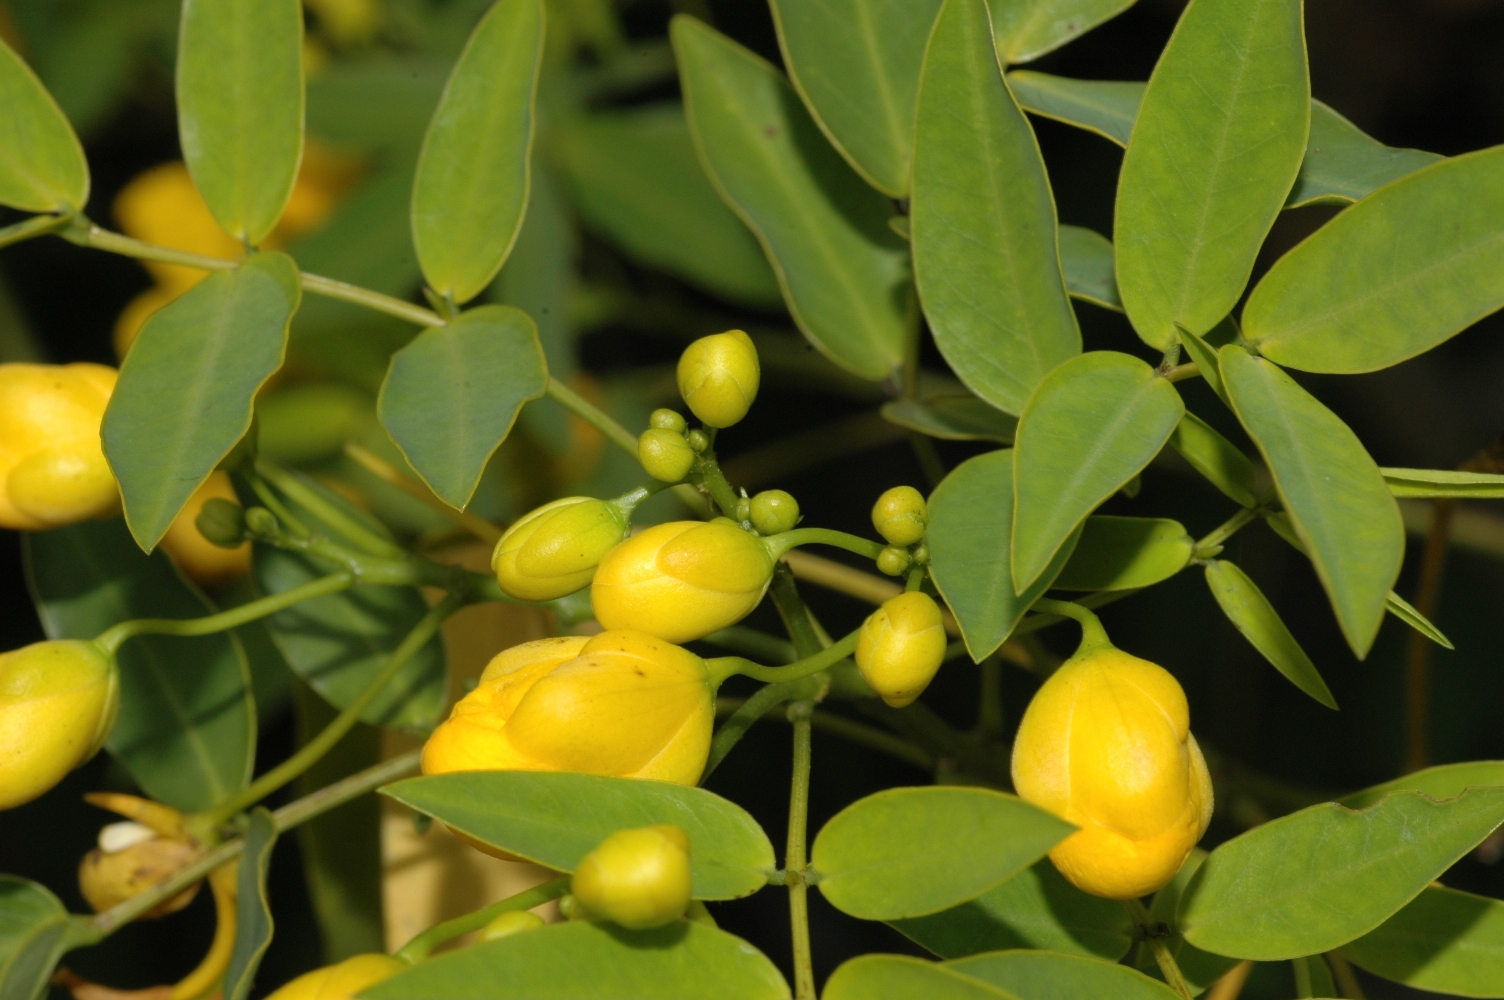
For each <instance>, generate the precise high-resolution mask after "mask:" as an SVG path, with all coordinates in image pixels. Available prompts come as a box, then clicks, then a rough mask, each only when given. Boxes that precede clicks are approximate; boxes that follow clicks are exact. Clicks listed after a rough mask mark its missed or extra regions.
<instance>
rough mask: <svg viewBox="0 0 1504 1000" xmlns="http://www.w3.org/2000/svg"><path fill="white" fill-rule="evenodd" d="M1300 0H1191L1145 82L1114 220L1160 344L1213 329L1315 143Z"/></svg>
mask: <svg viewBox="0 0 1504 1000" xmlns="http://www.w3.org/2000/svg"><path fill="white" fill-rule="evenodd" d="M1310 118H1311V85H1310V79H1309V76H1308V73H1307V70H1306V51H1305V32H1304V26H1303V24H1302V6H1301V3H1300V0H1192V3H1191V4H1190V5H1189V6H1188V7H1186V9H1185V12H1184V13H1183V14H1182V15H1181V18H1180V23H1179V24H1178V25H1177V26H1176V28H1175V34H1174V35H1173V36H1172V37H1171V38H1170V42H1169V44H1168V45H1167V46H1165V50H1164V53H1163V55H1161V56H1160V60H1159V64H1158V65H1157V66H1156V67H1155V69H1154V74H1153V76H1152V77H1151V78H1150V80H1149V86H1148V88H1147V89H1146V90H1145V91H1144V100H1143V104H1142V105H1141V106H1140V108H1139V114H1138V119H1137V120H1136V122H1135V123H1134V127H1133V135H1132V139H1131V140H1130V141H1129V143H1128V152H1127V153H1126V154H1125V155H1124V157H1123V170H1122V174H1121V176H1120V177H1119V180H1118V198H1117V204H1116V209H1115V217H1114V222H1113V240H1114V241H1115V245H1116V247H1117V274H1118V288H1119V291H1120V292H1121V293H1122V296H1123V305H1124V307H1125V308H1126V309H1127V312H1128V317H1129V319H1130V320H1132V321H1133V327H1134V329H1135V330H1137V331H1138V335H1139V336H1140V337H1141V338H1143V340H1144V342H1145V343H1147V344H1149V345H1151V346H1153V347H1156V348H1159V349H1161V350H1163V349H1165V348H1168V347H1169V346H1170V345H1171V344H1173V343H1175V324H1176V323H1180V324H1182V325H1184V326H1185V327H1187V328H1189V329H1190V330H1191V331H1193V332H1195V333H1204V332H1205V331H1207V330H1210V329H1211V328H1212V327H1213V326H1214V325H1215V324H1216V323H1217V322H1218V321H1220V320H1221V319H1222V317H1223V316H1226V315H1227V314H1228V312H1230V311H1231V309H1232V307H1233V306H1234V305H1235V304H1236V303H1237V301H1238V298H1239V297H1240V296H1241V295H1242V292H1243V287H1244V286H1245V285H1246V284H1247V282H1248V276H1249V273H1250V272H1251V271H1252V269H1253V261H1254V257H1255V256H1256V255H1257V253H1258V250H1259V247H1260V245H1261V244H1262V243H1263V241H1264V236H1265V235H1266V234H1267V233H1268V232H1269V227H1270V226H1271V225H1273V223H1274V219H1275V217H1276V216H1278V214H1279V210H1280V208H1281V206H1283V205H1284V203H1285V196H1286V195H1288V194H1289V192H1290V187H1291V185H1292V184H1293V183H1294V181H1295V176H1296V173H1297V172H1298V171H1299V169H1300V162H1301V159H1302V158H1303V156H1304V154H1305V148H1306V137H1307V133H1308V131H1309V128H1310Z"/></svg>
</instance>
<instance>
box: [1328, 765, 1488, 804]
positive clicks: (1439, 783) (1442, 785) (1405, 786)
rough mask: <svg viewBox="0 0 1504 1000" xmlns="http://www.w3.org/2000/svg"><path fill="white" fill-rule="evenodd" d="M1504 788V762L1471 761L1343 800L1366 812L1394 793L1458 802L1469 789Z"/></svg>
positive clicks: (1432, 769)
mask: <svg viewBox="0 0 1504 1000" xmlns="http://www.w3.org/2000/svg"><path fill="white" fill-rule="evenodd" d="M1490 785H1504V761H1501V760H1471V761H1465V762H1463V763H1460V764H1439V765H1437V766H1436V767H1427V768H1423V769H1422V770H1419V771H1415V772H1413V773H1411V774H1407V775H1405V776H1403V777H1400V778H1395V779H1394V780H1393V781H1386V782H1384V783H1383V784H1381V785H1373V786H1372V787H1369V788H1365V789H1363V790H1362V791H1360V792H1354V793H1352V794H1351V795H1348V796H1346V797H1345V798H1342V799H1339V800H1338V801H1340V802H1341V803H1342V804H1343V805H1345V806H1347V807H1348V808H1349V809H1364V808H1367V807H1368V806H1371V805H1373V804H1374V803H1375V802H1378V801H1379V800H1380V799H1382V798H1384V796H1386V795H1388V794H1390V793H1391V792H1403V791H1416V792H1422V793H1424V794H1426V795H1429V796H1430V797H1431V798H1433V799H1454V798H1456V797H1457V796H1459V795H1461V794H1462V793H1463V792H1464V791H1466V790H1467V789H1469V788H1484V787H1487V786H1490Z"/></svg>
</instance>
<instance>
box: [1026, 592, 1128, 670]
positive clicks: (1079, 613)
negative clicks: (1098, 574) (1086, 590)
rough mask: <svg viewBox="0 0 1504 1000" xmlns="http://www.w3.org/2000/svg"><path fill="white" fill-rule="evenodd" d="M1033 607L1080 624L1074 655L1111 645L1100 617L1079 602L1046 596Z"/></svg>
mask: <svg viewBox="0 0 1504 1000" xmlns="http://www.w3.org/2000/svg"><path fill="white" fill-rule="evenodd" d="M1034 607H1036V608H1038V609H1039V610H1040V611H1047V612H1050V613H1052V614H1057V615H1063V616H1065V617H1066V618H1074V619H1075V620H1076V621H1077V622H1078V623H1080V625H1081V645H1080V646H1078V647H1076V655H1077V656H1080V655H1081V654H1082V653H1085V652H1089V651H1090V650H1093V649H1097V648H1099V647H1102V646H1111V645H1112V641H1111V640H1110V639H1108V638H1107V630H1106V629H1104V628H1103V627H1102V619H1100V618H1098V617H1097V616H1096V615H1094V614H1092V613H1091V612H1090V611H1088V610H1086V609H1085V608H1083V607H1082V606H1081V605H1079V604H1073V603H1071V602H1070V601H1055V600H1051V599H1050V598H1048V597H1041V598H1040V599H1039V600H1037V601H1035V602H1034Z"/></svg>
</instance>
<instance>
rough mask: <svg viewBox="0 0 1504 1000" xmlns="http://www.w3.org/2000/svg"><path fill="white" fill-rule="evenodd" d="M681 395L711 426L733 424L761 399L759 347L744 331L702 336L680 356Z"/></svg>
mask: <svg viewBox="0 0 1504 1000" xmlns="http://www.w3.org/2000/svg"><path fill="white" fill-rule="evenodd" d="M678 375H679V394H680V395H682V396H683V397H684V401H685V402H686V403H688V404H689V408H690V409H691V410H692V411H694V415H695V416H697V417H699V418H700V421H701V422H702V423H703V424H705V425H706V426H707V427H730V426H731V425H732V424H734V423H736V422H737V421H739V420H741V419H742V417H745V416H746V415H747V410H748V409H749V408H750V407H751V406H752V401H753V400H754V399H756V398H757V386H758V382H759V380H760V378H761V373H760V371H759V369H758V364H757V348H755V347H753V346H752V338H751V337H748V336H747V335H746V334H745V333H743V332H742V331H741V330H728V331H726V332H725V333H717V334H713V335H712V336H709V337H701V338H700V339H699V340H697V341H695V342H694V343H693V344H690V345H689V347H687V348H685V350H684V353H683V354H682V355H681V356H680V357H679V371H678Z"/></svg>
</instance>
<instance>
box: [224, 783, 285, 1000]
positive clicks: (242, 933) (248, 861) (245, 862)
mask: <svg viewBox="0 0 1504 1000" xmlns="http://www.w3.org/2000/svg"><path fill="white" fill-rule="evenodd" d="M276 843H277V823H276V821H275V820H273V819H272V814H271V813H269V812H267V811H266V809H264V808H259V807H258V808H256V809H253V810H252V811H251V815H250V822H249V823H248V824H247V826H246V831H245V851H244V852H242V853H241V855H240V861H239V862H238V868H237V870H236V873H235V949H234V950H233V951H232V952H231V953H230V967H229V968H228V969H227V970H226V971H225V982H224V994H223V995H224V998H225V1000H245V998H246V997H247V996H249V995H250V992H251V987H252V986H253V985H255V982H256V970H257V969H259V968H260V967H261V958H262V956H263V955H265V954H266V949H267V948H268V947H269V946H270V945H271V943H272V908H271V900H270V899H269V898H268V897H267V894H266V875H267V872H268V871H269V870H270V869H271V864H272V848H273V847H275V846H276Z"/></svg>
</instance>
